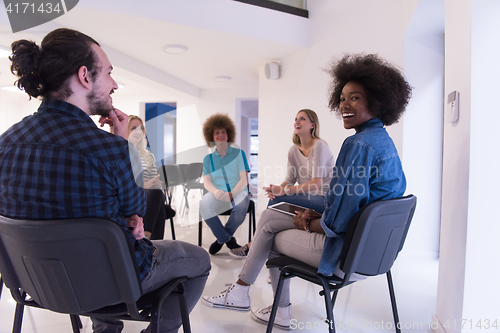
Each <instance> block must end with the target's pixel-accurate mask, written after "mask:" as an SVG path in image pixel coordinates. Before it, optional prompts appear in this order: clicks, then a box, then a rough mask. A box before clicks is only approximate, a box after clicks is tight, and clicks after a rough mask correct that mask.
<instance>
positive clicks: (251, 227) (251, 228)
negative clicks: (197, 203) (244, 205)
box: [198, 186, 256, 246]
mask: <svg viewBox="0 0 500 333" xmlns="http://www.w3.org/2000/svg"><path fill="white" fill-rule="evenodd" d="M247 188H248V186H247ZM205 193H207V190H205V189H204V190H203V194H205ZM248 194H249V195H250V190H249V192H248ZM247 214H248V242H249V243H250V241H251V240H252V236H253V235H254V234H255V228H256V221H255V202H254V201H253V200H252V199H250V202H249V203H248V209H247ZM219 215H222V216H229V215H231V210H230V209H229V210H226V211H225V212H223V213H221V214H219ZM198 219H199V222H198V246H201V243H202V238H203V217H202V216H201V212H200V213H199V216H198Z"/></svg>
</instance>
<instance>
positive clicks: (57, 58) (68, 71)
mask: <svg viewBox="0 0 500 333" xmlns="http://www.w3.org/2000/svg"><path fill="white" fill-rule="evenodd" d="M92 43H93V44H96V45H98V46H99V43H97V42H96V41H95V40H94V39H92V38H91V37H89V36H87V35H85V34H83V33H81V32H79V31H76V30H71V29H65V28H61V29H56V30H54V31H52V32H50V33H49V34H47V36H45V38H44V39H43V40H42V43H41V46H40V47H39V46H38V45H37V44H36V43H35V42H33V41H29V40H26V39H22V40H18V41H15V42H13V43H12V44H11V49H12V55H11V56H10V57H9V59H10V61H11V62H12V65H11V67H10V70H11V72H12V74H14V75H15V76H17V77H18V79H17V80H16V82H15V83H14V84H15V85H16V86H17V87H18V88H19V89H22V90H24V91H25V92H26V93H27V94H28V95H29V96H30V99H31V97H35V98H36V97H39V96H41V97H44V98H45V97H55V98H58V99H61V100H66V99H67V98H68V97H69V96H71V95H72V94H73V92H72V91H71V89H70V88H69V85H68V79H69V78H70V77H71V76H73V75H74V74H77V73H78V70H79V69H80V67H82V66H85V67H87V69H88V71H89V73H90V77H91V79H93V80H95V78H97V75H98V73H99V72H100V68H99V63H98V58H97V56H96V55H95V52H94V51H93V50H92V48H91V45H92Z"/></svg>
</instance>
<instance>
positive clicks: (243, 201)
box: [200, 191, 250, 244]
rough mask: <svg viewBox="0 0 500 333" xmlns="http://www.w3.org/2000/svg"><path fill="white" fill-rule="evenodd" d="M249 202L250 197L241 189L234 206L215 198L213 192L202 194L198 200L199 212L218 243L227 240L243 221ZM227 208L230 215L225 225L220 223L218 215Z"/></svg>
mask: <svg viewBox="0 0 500 333" xmlns="http://www.w3.org/2000/svg"><path fill="white" fill-rule="evenodd" d="M249 203H250V198H249V197H248V193H247V192H246V191H241V192H240V193H238V194H237V195H236V197H235V198H234V204H235V206H234V207H232V204H231V203H230V202H225V201H220V200H217V199H216V198H215V195H214V194H213V193H210V192H209V193H207V194H205V195H204V196H203V198H202V199H201V201H200V213H201V216H202V217H203V220H205V222H206V223H207V225H208V226H209V227H210V229H211V230H212V233H213V234H214V236H215V238H217V242H218V243H219V244H224V243H227V242H229V241H230V240H231V237H232V236H233V234H234V233H235V232H236V229H238V227H239V226H240V225H241V224H242V223H243V222H244V221H245V216H246V214H247V211H248V204H249ZM229 209H231V215H230V216H229V219H228V220H227V223H226V225H222V222H221V221H220V219H219V216H218V215H219V214H221V213H224V212H225V211H227V210H229Z"/></svg>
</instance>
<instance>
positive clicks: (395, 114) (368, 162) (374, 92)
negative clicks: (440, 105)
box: [202, 55, 411, 329]
mask: <svg viewBox="0 0 500 333" xmlns="http://www.w3.org/2000/svg"><path fill="white" fill-rule="evenodd" d="M330 73H331V75H332V77H333V82H332V86H331V94H330V101H329V106H330V108H331V110H332V111H334V112H336V113H337V114H338V115H340V116H342V119H343V122H344V128H346V129H354V130H355V131H356V133H355V134H354V135H352V136H350V137H348V138H347V139H346V140H345V141H344V143H343V144H342V148H341V149H340V153H339V156H338V158H337V161H336V164H335V168H334V172H333V178H332V181H331V183H330V189H329V191H328V193H327V194H326V208H325V211H324V212H323V214H319V213H311V211H310V210H306V211H305V212H304V213H298V214H297V215H295V216H294V217H292V216H289V215H286V214H282V213H280V212H276V211H273V210H270V209H267V210H265V211H264V212H263V213H262V216H261V220H260V223H259V225H258V227H257V232H256V234H255V238H254V240H253V245H252V248H251V249H250V252H249V253H248V258H247V260H246V262H245V265H244V266H243V270H242V271H241V273H240V275H239V279H238V281H237V282H236V284H232V285H231V286H230V287H229V288H228V289H226V290H225V291H223V292H222V293H221V294H220V295H218V296H212V297H210V296H203V298H202V303H203V304H204V305H207V306H210V307H213V308H219V309H230V310H238V311H250V296H249V288H250V285H251V284H253V283H254V282H255V280H256V279H257V276H258V274H259V272H260V270H261V269H262V266H263V265H264V263H265V262H266V260H267V259H268V258H273V257H276V256H279V255H286V256H289V257H293V258H295V259H298V260H301V261H303V262H305V263H306V264H309V265H311V266H314V267H318V273H321V274H323V275H325V276H332V275H333V274H335V275H338V276H341V277H343V273H342V271H340V269H339V268H338V266H337V265H338V260H339V256H340V252H341V249H342V244H343V241H344V237H345V233H346V231H347V227H348V225H349V221H350V220H351V218H352V217H353V216H354V214H356V212H358V211H359V209H360V208H361V207H363V206H364V205H366V204H368V203H370V202H372V201H375V200H386V199H391V198H397V197H400V196H402V195H403V194H404V192H405V189H406V179H405V175H404V173H403V168H402V166H401V161H400V159H399V156H398V152H397V150H396V147H395V146H394V143H393V141H392V139H391V138H390V136H389V135H388V134H387V131H386V129H385V128H384V127H383V126H384V125H386V126H388V125H391V124H393V123H395V122H397V121H398V119H399V118H400V116H401V115H402V113H403V111H404V110H405V108H406V105H407V104H408V100H409V98H410V95H411V87H410V86H409V84H408V83H407V82H406V81H405V79H404V77H403V75H402V74H401V72H400V71H399V70H398V69H397V68H395V67H393V66H391V65H390V64H388V63H387V62H386V61H384V60H383V59H380V58H379V57H378V56H376V55H346V56H344V57H343V58H342V59H341V60H340V61H339V62H338V63H336V64H334V65H333V66H332V69H331V71H330ZM270 276H271V284H272V286H273V290H274V291H275V290H276V286H277V284H278V279H279V270H278V269H277V268H272V269H270ZM355 278H357V279H359V278H360V276H359V274H357V276H356V277H355ZM271 308H272V306H269V307H266V308H261V309H259V308H254V309H252V318H253V319H254V320H256V321H257V322H259V323H263V324H266V325H267V322H268V320H269V315H270V313H271ZM291 319H292V313H291V304H290V280H289V279H288V280H285V285H284V287H283V291H282V294H281V298H280V301H279V307H278V313H277V316H276V321H275V326H278V327H280V328H283V329H290V326H291Z"/></svg>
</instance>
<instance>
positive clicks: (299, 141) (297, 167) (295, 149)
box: [264, 109, 335, 213]
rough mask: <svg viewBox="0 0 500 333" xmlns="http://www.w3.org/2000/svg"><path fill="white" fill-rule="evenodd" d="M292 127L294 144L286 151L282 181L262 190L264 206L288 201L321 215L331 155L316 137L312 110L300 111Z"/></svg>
mask: <svg viewBox="0 0 500 333" xmlns="http://www.w3.org/2000/svg"><path fill="white" fill-rule="evenodd" d="M293 125H294V131H293V143H294V145H293V146H292V147H291V148H290V150H289V151H288V162H287V174H286V178H285V181H284V182H283V183H281V185H273V184H271V185H269V186H267V187H264V190H265V191H266V195H267V197H268V198H269V199H270V200H269V203H268V207H269V206H270V205H273V204H275V203H278V202H288V203H291V204H295V205H299V206H302V207H306V208H311V209H313V210H315V211H317V212H318V213H323V211H324V210H325V194H326V192H327V191H328V186H329V184H330V181H331V180H332V171H333V166H334V165H335V161H334V158H333V155H332V153H331V152H330V148H328V145H327V144H326V142H325V141H323V140H321V139H320V138H319V120H318V116H317V115H316V113H315V112H314V111H312V110H309V109H303V110H300V111H299V112H298V113H297V115H296V116H295V122H294V124H293Z"/></svg>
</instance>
